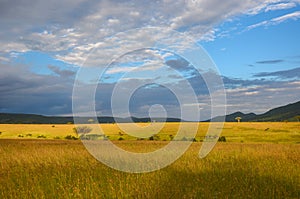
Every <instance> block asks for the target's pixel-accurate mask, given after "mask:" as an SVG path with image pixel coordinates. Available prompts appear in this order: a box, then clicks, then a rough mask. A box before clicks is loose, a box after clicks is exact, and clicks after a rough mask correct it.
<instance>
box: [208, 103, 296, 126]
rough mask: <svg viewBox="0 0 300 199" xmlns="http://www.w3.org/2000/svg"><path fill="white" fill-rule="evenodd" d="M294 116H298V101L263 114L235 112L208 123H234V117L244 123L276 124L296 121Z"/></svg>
mask: <svg viewBox="0 0 300 199" xmlns="http://www.w3.org/2000/svg"><path fill="white" fill-rule="evenodd" d="M296 116H300V101H298V102H296V103H292V104H288V105H285V106H281V107H277V108H274V109H271V110H269V111H267V112H266V113H263V114H258V115H257V114H255V113H248V114H244V113H242V112H235V113H232V114H229V115H226V116H218V117H215V118H212V119H211V120H208V121H222V120H223V121H224V117H225V121H226V122H235V121H236V120H235V118H236V117H241V118H242V119H241V121H244V122H276V121H297V119H296V118H295V117H296Z"/></svg>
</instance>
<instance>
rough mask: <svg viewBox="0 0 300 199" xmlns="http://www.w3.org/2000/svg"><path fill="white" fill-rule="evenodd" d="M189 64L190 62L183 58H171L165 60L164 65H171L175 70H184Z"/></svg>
mask: <svg viewBox="0 0 300 199" xmlns="http://www.w3.org/2000/svg"><path fill="white" fill-rule="evenodd" d="M189 64H190V63H189V62H188V61H186V60H185V59H172V60H168V61H166V65H168V66H170V67H172V68H173V69H175V70H186V69H187V67H188V66H189Z"/></svg>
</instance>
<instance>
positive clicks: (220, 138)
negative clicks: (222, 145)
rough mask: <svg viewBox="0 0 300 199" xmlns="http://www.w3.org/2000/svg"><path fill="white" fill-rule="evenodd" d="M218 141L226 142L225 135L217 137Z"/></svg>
mask: <svg viewBox="0 0 300 199" xmlns="http://www.w3.org/2000/svg"><path fill="white" fill-rule="evenodd" d="M218 142H226V137H225V136H221V137H219V139H218Z"/></svg>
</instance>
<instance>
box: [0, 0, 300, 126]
mask: <svg viewBox="0 0 300 199" xmlns="http://www.w3.org/2000/svg"><path fill="white" fill-rule="evenodd" d="M0 29H1V31H0V68H1V73H0V92H1V96H0V112H6V113H33V114H43V115H58V116H64V115H72V114H74V111H75V112H76V114H78V115H90V114H91V113H92V112H95V113H96V114H97V116H110V115H114V116H118V117H127V116H129V115H133V116H137V117H148V116H149V115H150V116H168V117H181V118H184V119H190V120H194V119H195V118H196V119H199V118H200V119H201V120H202V119H208V118H210V117H212V116H216V115H220V114H223V112H224V111H225V113H233V112H235V111H242V112H244V113H250V112H254V113H257V114H260V113H264V112H266V111H268V110H269V109H271V108H275V107H278V106H282V105H286V104H289V103H293V102H296V101H299V100H300V95H299V93H300V45H299V43H300V37H299V36H298V35H300V1H299V0H290V1H283V0H245V1H240V0H228V1H221V0H178V1H171V0H158V1H144V0H128V1H121V0H101V1H96V0H89V1H87V0H53V1H49V2H47V1H43V0H34V1H33V0H10V1H8V0H2V1H0ZM225 95H226V98H225ZM218 107H219V108H218ZM220 107H221V108H220ZM76 114H75V115H76ZM198 114H200V116H199V115H198Z"/></svg>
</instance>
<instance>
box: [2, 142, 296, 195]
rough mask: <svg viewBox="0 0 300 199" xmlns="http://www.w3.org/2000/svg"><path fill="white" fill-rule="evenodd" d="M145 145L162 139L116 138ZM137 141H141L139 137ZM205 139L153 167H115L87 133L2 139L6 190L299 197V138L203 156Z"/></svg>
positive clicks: (234, 146) (226, 147)
mask: <svg viewBox="0 0 300 199" xmlns="http://www.w3.org/2000/svg"><path fill="white" fill-rule="evenodd" d="M116 142H119V143H118V144H120V145H122V146H123V147H125V148H127V147H129V148H130V147H131V146H132V144H134V146H135V150H136V151H139V149H141V150H143V148H144V146H145V144H147V145H150V146H154V147H156V146H157V145H158V146H159V145H163V142H162V141H158V142H156V141H153V142H149V141H122V142H121V141H116ZM132 142H134V143H132ZM200 146H201V143H200V142H198V143H193V144H192V146H191V147H190V149H189V150H188V151H187V152H186V154H185V155H184V156H182V157H181V158H180V159H179V160H177V161H176V162H175V163H173V164H172V165H170V166H168V167H166V168H164V169H162V170H159V171H156V172H152V173H146V174H129V173H123V172H119V171H116V170H113V169H110V168H108V167H107V166H105V165H103V164H102V163H99V162H98V161H96V160H95V159H94V158H92V157H91V155H90V154H89V153H88V152H87V151H86V150H85V148H84V147H83V145H82V144H81V142H80V141H67V140H37V139H35V140H29V139H26V140H25V139H14V140H6V139H1V140H0V158H1V161H0V168H1V169H0V183H1V186H0V198H25V199H26V198H299V197H300V187H299V186H300V178H299V177H300V171H299V165H300V145H299V144H274V143H265V144H260V143H247V144H246V143H218V144H217V146H216V147H215V148H214V150H213V151H212V152H211V153H210V154H209V155H208V156H207V157H206V158H205V159H199V158H198V152H199V149H200Z"/></svg>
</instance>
